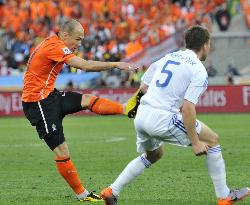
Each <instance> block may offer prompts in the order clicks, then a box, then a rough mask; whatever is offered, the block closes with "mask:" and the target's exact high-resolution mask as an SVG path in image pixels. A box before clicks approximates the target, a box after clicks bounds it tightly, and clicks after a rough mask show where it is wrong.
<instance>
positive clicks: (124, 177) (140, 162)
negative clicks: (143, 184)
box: [110, 155, 151, 196]
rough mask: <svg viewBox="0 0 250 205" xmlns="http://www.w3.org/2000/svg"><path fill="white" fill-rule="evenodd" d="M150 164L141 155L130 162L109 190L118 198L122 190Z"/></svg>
mask: <svg viewBox="0 0 250 205" xmlns="http://www.w3.org/2000/svg"><path fill="white" fill-rule="evenodd" d="M150 166H151V163H150V162H149V161H148V160H147V159H146V157H145V156H144V155H141V156H139V157H137V158H135V159H134V160H132V161H131V162H130V163H129V164H128V165H127V166H126V167H125V169H124V170H123V171H122V173H121V174H120V175H119V176H118V178H117V179H116V180H115V182H114V183H113V184H111V186H110V187H111V189H112V191H113V194H114V195H115V196H118V195H119V193H120V192H121V190H122V188H123V187H124V186H125V185H127V184H128V183H130V182H131V181H133V180H134V179H135V178H136V177H137V176H139V175H140V174H142V173H143V171H144V169H145V168H149V167H150Z"/></svg>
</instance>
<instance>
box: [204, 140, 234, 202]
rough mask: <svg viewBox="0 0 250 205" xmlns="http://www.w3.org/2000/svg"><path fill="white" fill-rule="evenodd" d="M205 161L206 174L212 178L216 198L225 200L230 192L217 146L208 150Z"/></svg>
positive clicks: (219, 148)
mask: <svg viewBox="0 0 250 205" xmlns="http://www.w3.org/2000/svg"><path fill="white" fill-rule="evenodd" d="M206 161H207V167H208V173H209V175H210V176H211V178H212V181H213V184H214V188H215V194H216V196H217V198H226V197H227V196H228V194H229V192H230V190H229V188H228V187H227V183H226V170H225V163H224V160H223V158H222V154H221V147H220V146H219V145H218V146H216V147H211V148H209V150H208V153H207V156H206Z"/></svg>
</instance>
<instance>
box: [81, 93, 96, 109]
mask: <svg viewBox="0 0 250 205" xmlns="http://www.w3.org/2000/svg"><path fill="white" fill-rule="evenodd" d="M93 97H94V95H92V94H83V95H82V101H81V106H82V107H83V108H88V107H89V104H90V101H91V99H92V98H93Z"/></svg>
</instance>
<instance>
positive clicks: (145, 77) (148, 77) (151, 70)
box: [141, 63, 156, 86]
mask: <svg viewBox="0 0 250 205" xmlns="http://www.w3.org/2000/svg"><path fill="white" fill-rule="evenodd" d="M155 70H156V65H155V63H153V64H151V65H150V66H149V68H148V69H147V71H146V72H145V73H144V74H143V76H142V78H141V81H142V82H143V83H144V84H146V85H148V86H149V84H150V83H151V81H152V79H153V76H154V73H155Z"/></svg>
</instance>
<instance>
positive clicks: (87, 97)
mask: <svg viewBox="0 0 250 205" xmlns="http://www.w3.org/2000/svg"><path fill="white" fill-rule="evenodd" d="M81 105H82V107H83V108H84V109H89V110H90V111H92V112H94V113H96V114H100V115H115V114H125V105H123V104H121V103H118V102H114V101H112V100H109V99H107V98H99V97H96V96H94V95H91V94H83V95H82V101H81Z"/></svg>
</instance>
